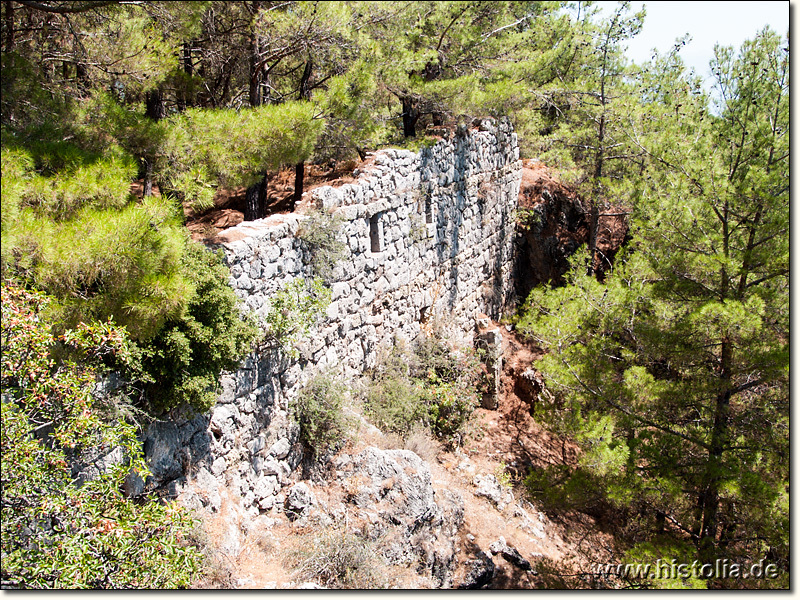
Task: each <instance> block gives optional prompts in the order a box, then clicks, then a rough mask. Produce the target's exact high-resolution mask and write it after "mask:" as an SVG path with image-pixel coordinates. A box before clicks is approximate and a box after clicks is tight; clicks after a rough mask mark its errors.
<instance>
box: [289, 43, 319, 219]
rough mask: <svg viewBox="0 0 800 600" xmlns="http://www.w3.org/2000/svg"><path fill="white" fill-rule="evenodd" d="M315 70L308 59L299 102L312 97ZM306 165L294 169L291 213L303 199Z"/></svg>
mask: <svg viewBox="0 0 800 600" xmlns="http://www.w3.org/2000/svg"><path fill="white" fill-rule="evenodd" d="M312 69H313V62H312V60H311V56H309V57H308V60H307V61H306V65H305V67H303V75H302V77H300V90H299V93H298V99H299V100H308V99H310V97H311V85H310V81H311V71H312ZM305 171H306V165H305V163H304V162H302V161H301V162H299V163H297V164H296V165H295V167H294V194H292V203H291V206H290V207H289V211H290V212H294V209H295V207H296V206H297V203H298V202H300V200H302V198H303V178H304V176H305Z"/></svg>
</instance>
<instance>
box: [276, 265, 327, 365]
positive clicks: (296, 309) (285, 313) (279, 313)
mask: <svg viewBox="0 0 800 600" xmlns="http://www.w3.org/2000/svg"><path fill="white" fill-rule="evenodd" d="M330 301H331V290H330V288H327V287H325V285H324V283H323V282H322V280H321V279H320V278H319V277H317V278H315V279H311V280H306V279H303V278H302V277H298V278H295V279H292V281H290V282H289V283H288V284H286V286H284V287H283V288H282V289H280V290H279V291H278V292H277V293H276V294H275V295H274V296H273V297H272V298H271V300H270V309H269V312H268V313H267V316H266V318H265V319H264V326H265V329H266V335H267V338H268V339H271V340H272V341H274V342H275V343H276V344H277V345H278V346H280V347H281V348H282V349H283V351H284V352H286V353H287V354H288V355H289V356H291V357H294V358H297V357H298V356H300V350H299V348H298V343H300V342H301V341H302V340H303V339H304V338H305V336H306V335H307V334H308V332H309V330H310V329H311V327H312V326H313V325H314V324H315V323H316V322H317V320H318V319H319V318H320V317H321V316H322V315H323V314H324V313H325V309H326V308H327V307H328V305H329V304H330Z"/></svg>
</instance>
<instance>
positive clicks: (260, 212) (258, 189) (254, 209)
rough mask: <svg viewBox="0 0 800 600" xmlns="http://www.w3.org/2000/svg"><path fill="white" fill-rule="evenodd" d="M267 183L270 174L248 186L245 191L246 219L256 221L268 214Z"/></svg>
mask: <svg viewBox="0 0 800 600" xmlns="http://www.w3.org/2000/svg"><path fill="white" fill-rule="evenodd" d="M267 185H268V175H267V174H266V173H264V178H263V179H262V180H261V181H258V182H256V183H254V184H253V185H251V186H250V187H249V188H247V192H245V209H244V220H245V221H255V220H256V219H263V218H264V217H266V216H267Z"/></svg>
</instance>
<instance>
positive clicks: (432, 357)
mask: <svg viewBox="0 0 800 600" xmlns="http://www.w3.org/2000/svg"><path fill="white" fill-rule="evenodd" d="M480 374H481V365H480V361H479V360H478V358H477V355H476V353H475V351H473V350H472V349H454V348H450V347H449V346H448V345H447V344H446V343H445V342H444V341H443V340H442V339H441V338H438V337H435V336H431V337H425V338H423V339H421V340H420V341H418V342H417V345H416V346H415V347H414V349H413V350H410V349H408V348H407V347H406V346H405V345H404V344H402V343H397V342H396V343H395V346H394V348H393V349H392V351H391V352H390V353H389V354H388V355H387V356H386V357H385V358H384V359H383V360H382V361H381V363H380V364H379V365H378V367H376V368H375V369H373V371H372V373H371V374H370V375H369V376H368V380H367V384H366V391H365V392H364V398H363V400H364V409H365V412H366V414H367V415H368V416H369V417H370V418H371V419H372V420H373V421H374V422H375V424H376V425H377V426H378V427H380V428H381V429H383V430H384V431H388V432H392V433H397V434H399V435H400V436H402V437H403V438H407V437H408V436H409V435H410V434H411V433H412V432H414V431H416V430H419V429H420V427H422V428H423V429H424V428H427V429H430V430H431V431H432V432H433V433H434V434H435V435H436V436H437V437H439V438H442V439H443V440H444V441H445V442H448V443H453V442H455V441H457V439H458V438H459V437H460V435H461V434H462V433H463V432H464V428H465V426H466V424H467V423H468V421H469V418H470V417H471V415H472V413H473V412H474V410H475V408H476V407H477V406H478V387H477V386H478V383H479V380H480Z"/></svg>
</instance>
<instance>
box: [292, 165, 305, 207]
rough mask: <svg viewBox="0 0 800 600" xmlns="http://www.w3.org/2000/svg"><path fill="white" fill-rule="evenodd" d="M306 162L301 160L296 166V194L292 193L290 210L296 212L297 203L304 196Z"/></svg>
mask: <svg viewBox="0 0 800 600" xmlns="http://www.w3.org/2000/svg"><path fill="white" fill-rule="evenodd" d="M305 172H306V163H304V162H299V163H297V164H296V165H295V166H294V194H292V205H291V206H290V207H289V212H294V209H295V208H296V207H297V203H298V202H300V200H302V198H303V178H304V177H305Z"/></svg>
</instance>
